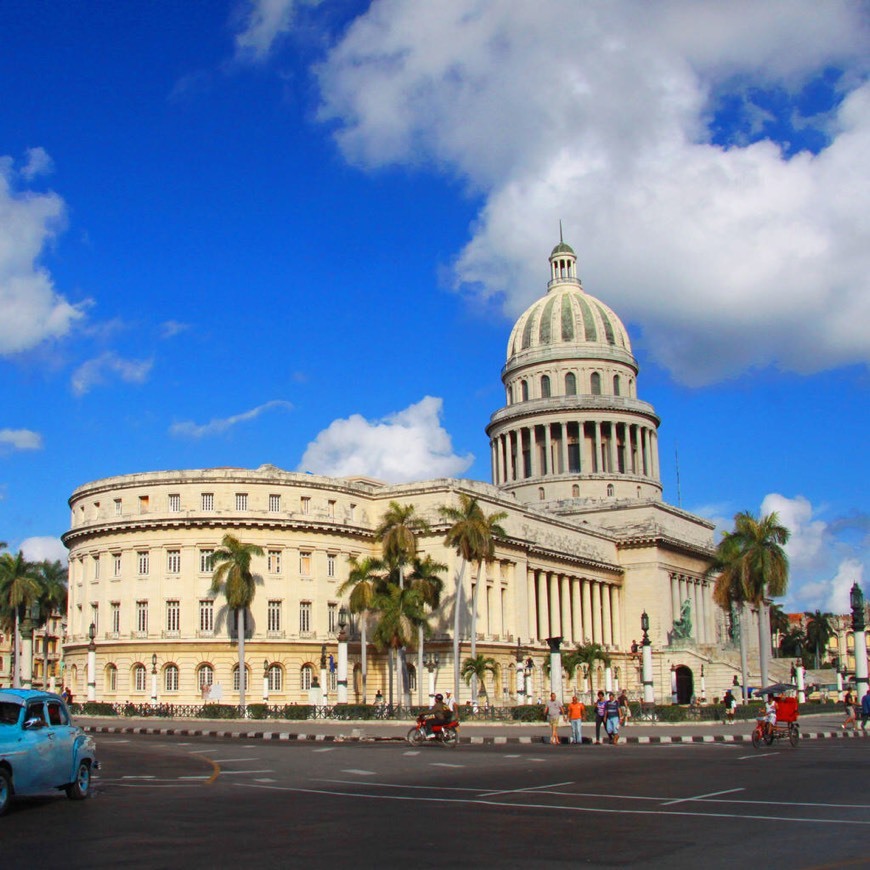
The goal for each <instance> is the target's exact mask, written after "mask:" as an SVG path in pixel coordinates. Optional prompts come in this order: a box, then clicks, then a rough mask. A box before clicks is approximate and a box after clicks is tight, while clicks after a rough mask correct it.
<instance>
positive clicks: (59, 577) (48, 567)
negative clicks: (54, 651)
mask: <svg viewBox="0 0 870 870" xmlns="http://www.w3.org/2000/svg"><path fill="white" fill-rule="evenodd" d="M35 567H36V569H37V577H38V579H39V586H40V592H39V622H38V624H37V627H40V626H41V627H44V629H45V631H44V633H43V662H42V664H43V674H42V687H43V689H46V690H47V689H48V670H49V668H48V623H49V620H50V619H51V618H52V616H54V615H55V614H56V613H60V614H64V613H66V605H67V579H68V576H69V570H68V568H67V567H66V566H65V565H64V564H63V563H62V562H61V561H60V560H59V559H56V560H55V561H53V562H52V561H49V560H48V559H45V560H43V561H42V562H39V563H37V564H36V565H35ZM35 654H36V651H35V650H34V655H35Z"/></svg>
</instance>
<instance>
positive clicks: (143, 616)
mask: <svg viewBox="0 0 870 870" xmlns="http://www.w3.org/2000/svg"><path fill="white" fill-rule="evenodd" d="M136 631H137V632H138V633H139V634H148V602H147V601H137V602H136Z"/></svg>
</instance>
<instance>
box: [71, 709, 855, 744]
mask: <svg viewBox="0 0 870 870" xmlns="http://www.w3.org/2000/svg"><path fill="white" fill-rule="evenodd" d="M74 719H75V722H76V724H78V725H81V726H82V728H84V730H85V731H87V732H89V733H91V734H158V735H164V736H177V737H223V738H237V739H245V740H306V741H324V742H334V743H344V742H375V741H402V740H404V738H405V735H406V734H407V733H408V729H409V728H410V727H411V726H412V725H413V721H412V720H410V719H409V720H408V721H406V722H401V721H394V722H384V721H360V722H348V721H341V722H336V721H329V720H321V719H307V720H304V721H292V722H291V721H282V720H276V719H268V720H251V721H247V722H243V721H239V720H226V719H222V720H213V719H148V718H131V719H126V718H123V717H111V716H84V715H78V716H76V717H74ZM842 720H843V717H842V716H838V715H831V714H820V715H814V716H813V715H805V716H803V717H802V718H801V722H800V727H801V739H802V740H823V739H855V738H857V739H864V738H870V730H868V731H862V730H861V729H860V727H859V729H858V731H857V732H852V731H843V730H842V728H841V727H840V724H841V722H842ZM752 725H753V722H752V720H748V721H745V722H738V723H737V724H735V725H725V724H724V723H723V722H677V723H670V722H668V723H659V722H638V723H634V722H632V723H631V724H630V725H628V726H626V727H625V728H623V729H622V732H621V734H620V743H629V744H662V743H750V742H751V733H752ZM559 730H560V733H561V734H562V742H563V743H567V742H568V733H569V729H568V726H567V725H565V726H562V727H561V728H560V729H559ZM549 731H550V728H549V725H547V723H546V722H535V723H525V722H463V723H462V724H461V726H460V737H459V741H460V743H469V744H511V743H549ZM594 736H595V724H594V723H592V722H584V723H583V740H584V744H585V743H589V742H590V738H592V739H594Z"/></svg>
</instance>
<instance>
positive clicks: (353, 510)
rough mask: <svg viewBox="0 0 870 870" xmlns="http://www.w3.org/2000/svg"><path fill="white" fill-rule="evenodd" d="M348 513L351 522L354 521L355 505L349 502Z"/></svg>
mask: <svg viewBox="0 0 870 870" xmlns="http://www.w3.org/2000/svg"><path fill="white" fill-rule="evenodd" d="M349 513H350V518H351V519H352V520H355V519H356V505H355V504H354V503H353V502H351V504H350V510H349Z"/></svg>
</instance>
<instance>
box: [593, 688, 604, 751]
mask: <svg viewBox="0 0 870 870" xmlns="http://www.w3.org/2000/svg"><path fill="white" fill-rule="evenodd" d="M606 704H607V701H605V700H604V692H602V691H601V690H599V691H598V699H597V700H596V701H595V742H596V743H601V728H602V726H603V725H604V708H605V705H606Z"/></svg>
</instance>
